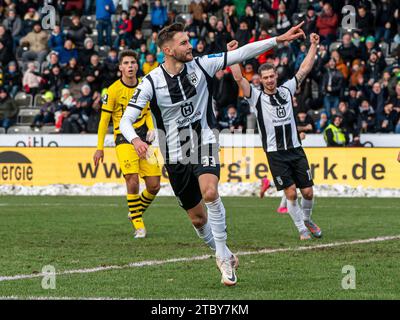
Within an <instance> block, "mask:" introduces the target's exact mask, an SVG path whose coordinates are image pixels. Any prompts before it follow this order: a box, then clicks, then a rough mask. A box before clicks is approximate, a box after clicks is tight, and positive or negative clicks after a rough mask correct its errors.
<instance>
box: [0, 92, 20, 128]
mask: <svg viewBox="0 0 400 320" xmlns="http://www.w3.org/2000/svg"><path fill="white" fill-rule="evenodd" d="M18 112H19V108H18V106H17V105H16V104H15V102H14V99H12V98H11V97H10V96H9V95H8V92H7V91H6V90H5V89H4V88H0V127H2V128H4V129H5V130H6V132H7V130H8V128H10V127H11V126H12V125H13V124H14V123H15V122H16V118H17V115H18Z"/></svg>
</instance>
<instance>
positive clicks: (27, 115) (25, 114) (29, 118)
mask: <svg viewBox="0 0 400 320" xmlns="http://www.w3.org/2000/svg"><path fill="white" fill-rule="evenodd" d="M39 113H40V111H39V110H34V109H22V110H20V111H19V113H18V119H17V123H18V124H22V125H24V124H31V123H32V122H33V119H34V118H35V116H36V115H37V114H39Z"/></svg>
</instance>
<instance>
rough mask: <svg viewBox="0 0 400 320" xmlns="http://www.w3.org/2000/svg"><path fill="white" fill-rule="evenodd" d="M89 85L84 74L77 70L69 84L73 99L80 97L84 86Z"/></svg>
mask: <svg viewBox="0 0 400 320" xmlns="http://www.w3.org/2000/svg"><path fill="white" fill-rule="evenodd" d="M85 84H87V83H86V81H85V79H84V77H83V72H82V71H81V70H80V69H77V70H75V71H74V73H73V74H72V81H70V82H69V83H68V89H69V91H70V93H71V95H72V96H73V97H78V96H79V95H80V93H81V89H82V86H83V85H85Z"/></svg>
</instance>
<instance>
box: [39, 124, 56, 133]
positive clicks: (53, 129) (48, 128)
mask: <svg viewBox="0 0 400 320" xmlns="http://www.w3.org/2000/svg"><path fill="white" fill-rule="evenodd" d="M40 131H41V133H43V134H47V133H56V127H55V126H43V127H41V128H40Z"/></svg>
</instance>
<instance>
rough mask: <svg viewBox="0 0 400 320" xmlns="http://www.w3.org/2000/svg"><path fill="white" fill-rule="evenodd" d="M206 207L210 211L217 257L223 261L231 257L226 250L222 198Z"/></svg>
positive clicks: (207, 203) (209, 215)
mask: <svg viewBox="0 0 400 320" xmlns="http://www.w3.org/2000/svg"><path fill="white" fill-rule="evenodd" d="M205 205H206V207H207V209H208V222H209V223H210V225H211V230H212V234H213V236H214V241H215V251H216V255H217V257H219V258H221V259H224V258H228V257H229V256H230V255H229V252H228V250H226V249H227V247H226V238H227V234H226V224H225V208H224V205H223V204H222V201H221V198H218V199H217V200H214V201H213V202H206V203H205Z"/></svg>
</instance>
